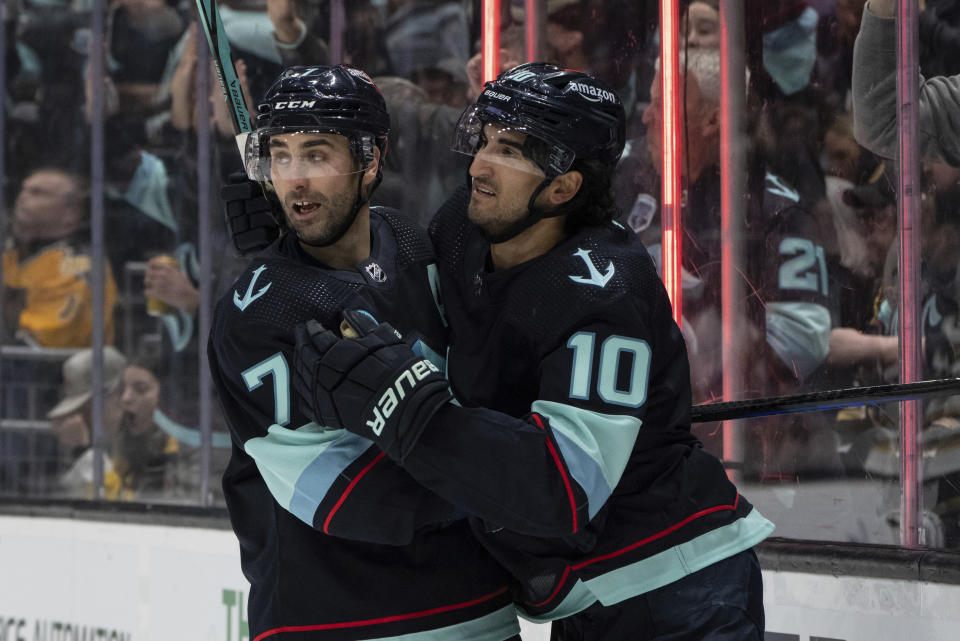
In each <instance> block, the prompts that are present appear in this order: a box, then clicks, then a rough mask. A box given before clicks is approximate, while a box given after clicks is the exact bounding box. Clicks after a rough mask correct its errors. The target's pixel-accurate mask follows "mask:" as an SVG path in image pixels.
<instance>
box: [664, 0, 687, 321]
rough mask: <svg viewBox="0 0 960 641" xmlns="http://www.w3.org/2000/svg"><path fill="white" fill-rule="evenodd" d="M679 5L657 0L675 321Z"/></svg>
mask: <svg viewBox="0 0 960 641" xmlns="http://www.w3.org/2000/svg"><path fill="white" fill-rule="evenodd" d="M679 15H680V14H679V7H678V2H677V0H661V1H660V78H661V82H662V83H663V84H662V87H661V92H660V94H661V96H662V99H663V105H662V108H663V109H662V113H663V133H662V136H663V139H662V141H661V143H662V144H661V149H662V150H663V151H662V153H663V164H662V165H661V167H662V168H663V169H662V171H661V172H660V173H661V174H662V176H661V181H662V185H661V187H662V190H661V191H662V196H661V200H662V206H661V211H662V213H661V216H660V221H661V225H662V236H663V237H662V244H663V284H664V286H665V287H666V289H667V294H668V295H669V296H670V303H671V307H672V309H673V319H674V320H675V321H676V322H677V325H680V323H681V317H682V315H683V298H682V288H681V285H682V282H681V278H680V259H681V256H680V158H681V151H680V97H681V96H680V87H679V69H678V60H679V56H678V53H677V52H678V37H677V36H678V33H679Z"/></svg>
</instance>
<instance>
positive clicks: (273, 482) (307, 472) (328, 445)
mask: <svg viewBox="0 0 960 641" xmlns="http://www.w3.org/2000/svg"><path fill="white" fill-rule="evenodd" d="M371 445H372V443H371V442H370V441H368V440H367V439H365V438H362V437H360V436H356V435H354V434H351V433H349V432H347V431H345V430H331V429H327V428H325V427H322V426H320V425H317V424H316V423H307V424H306V425H303V426H302V427H300V428H298V429H295V430H291V429H287V428H285V427H281V426H279V425H271V426H270V428H269V429H268V430H267V435H266V436H264V437H258V438H252V439H250V440H249V441H247V442H246V443H244V450H245V451H246V452H247V454H249V455H250V457H251V458H253V460H254V461H255V462H256V464H257V469H259V470H260V474H261V476H263V480H264V481H265V482H266V484H267V488H268V489H269V490H270V493H271V494H272V495H273V497H274V498H275V499H276V500H277V503H279V504H280V505H282V506H283V507H284V508H285V509H287V510H289V511H290V512H291V513H292V514H293V515H294V516H296V517H297V518H298V519H300V520H301V521H303V522H304V523H306V524H308V525H310V526H311V527H313V517H314V514H315V513H316V511H317V506H318V505H320V502H321V501H322V500H323V499H324V497H325V496H326V494H327V492H328V491H329V490H330V487H331V486H332V485H333V483H334V481H336V479H337V477H338V476H340V473H341V472H343V470H345V469H346V468H347V466H349V465H350V464H351V463H353V462H354V461H355V460H357V458H358V457H359V456H360V455H361V454H363V453H364V452H365V451H366V450H367V449H369V448H370V447H371Z"/></svg>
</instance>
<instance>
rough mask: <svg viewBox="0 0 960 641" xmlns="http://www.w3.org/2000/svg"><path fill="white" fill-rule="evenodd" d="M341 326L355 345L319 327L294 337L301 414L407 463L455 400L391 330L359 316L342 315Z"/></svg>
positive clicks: (313, 324)
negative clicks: (440, 412)
mask: <svg viewBox="0 0 960 641" xmlns="http://www.w3.org/2000/svg"><path fill="white" fill-rule="evenodd" d="M344 320H345V321H346V323H347V325H348V326H349V327H350V328H351V329H352V331H353V332H355V333H356V335H357V338H356V339H347V338H340V337H338V336H337V335H336V334H334V333H333V332H332V331H330V330H328V329H325V328H324V327H323V326H322V325H321V324H320V323H318V322H317V321H315V320H311V321H307V323H306V324H305V325H298V326H297V327H296V329H295V333H296V340H297V348H296V358H295V361H294V370H295V371H294V387H295V388H296V390H297V392H298V393H299V394H300V396H301V398H302V400H303V402H304V412H305V413H306V414H307V415H308V416H310V418H312V419H313V420H315V421H316V422H317V423H320V424H321V425H325V426H327V427H335V428H344V429H346V430H348V431H350V432H353V433H354V434H357V435H359V436H363V437H364V438H368V439H371V440H373V441H374V442H376V443H377V445H378V446H379V447H380V449H381V450H383V451H384V452H386V454H387V456H389V457H390V458H391V459H393V460H394V461H397V462H400V463H402V462H403V461H404V459H405V458H406V457H407V455H408V454H409V453H410V450H411V449H413V446H414V445H415V444H416V442H417V439H419V438H420V434H421V433H422V432H423V430H424V428H425V427H426V426H427V422H428V421H429V420H430V418H431V417H432V416H433V415H434V414H435V413H436V412H437V410H439V409H440V408H441V407H442V406H443V405H445V404H446V403H447V402H448V401H450V400H451V399H452V398H453V396H452V395H451V394H450V389H449V387H448V386H447V380H446V378H445V377H444V376H443V374H442V373H441V372H440V371H439V370H438V369H437V367H436V366H435V365H434V364H433V363H431V362H430V361H428V360H427V359H425V358H423V357H421V356H418V355H417V354H415V353H414V351H413V350H412V349H411V348H410V346H409V345H407V344H406V343H404V342H403V338H402V337H401V336H400V333H399V332H397V331H396V330H395V329H393V327H391V326H390V325H389V324H387V323H383V324H381V325H377V324H376V321H374V320H373V318H372V317H370V316H369V315H368V314H366V313H364V312H357V311H348V312H345V313H344ZM350 333H351V332H350V331H348V330H346V328H345V329H344V334H350Z"/></svg>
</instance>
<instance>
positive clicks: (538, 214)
mask: <svg viewBox="0 0 960 641" xmlns="http://www.w3.org/2000/svg"><path fill="white" fill-rule="evenodd" d="M468 178H469V174H468ZM551 182H553V178H551V177H547V178H544V179H543V180H541V181H540V184H539V185H537V187H536V189H534V190H533V193H532V194H530V200H528V201H527V215H526V216H524V217H523V218H521V219H520V220H517V221H514V222H513V223H512V224H510V225H508V226H507V228H506V229H503V230H501V231H500V232H498V233H490V232H488V231H487V230H485V229H482V228H481V229H480V233H481V234H483V236H484V238H486V239H487V241H488V242H490V244H491V245H496V244H499V243H505V242H507V241H508V240H511V239H513V238H516V237H517V236H519V235H520V234H521V233H523V232H524V231H526V230H527V229H529V228H530V227H532V226H533V225H536V224H537V223H538V222H540V221H541V220H543V219H544V218H554V217H555V216H562V215H563V214H564V213H565V212H564V211H563V209H562V208H558V209H556V210H554V211H552V212H549V211H544V210H543V209H540V208H538V207H536V205H535V204H534V203H535V201H536V200H537V197H538V196H539V195H540V193H541V192H542V191H543V190H544V189H546V188H547V186H548V185H550V183H551Z"/></svg>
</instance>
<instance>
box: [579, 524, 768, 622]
mask: <svg viewBox="0 0 960 641" xmlns="http://www.w3.org/2000/svg"><path fill="white" fill-rule="evenodd" d="M772 532H773V523H771V522H770V521H768V520H767V519H766V518H764V517H763V516H762V515H761V514H760V513H759V512H758V511H757V510H756V508H754V509H752V510H750V513H749V514H747V515H746V516H745V517H744V518H742V519H737V520H736V521H734V522H733V523H730V524H728V525H724V526H723V527H719V528H717V529H715V530H711V531H710V532H707V533H706V534H701V535H700V536H698V537H696V538H695V539H692V540H690V541H687V542H686V543H681V544H680V545H677V546H674V547H672V548H669V549H667V550H664V551H663V552H660V553H659V554H654V555H653V556H651V557H649V558H646V559H643V560H642V561H637V562H636V563H633V564H631V565H625V566H623V567H621V568H618V569H616V570H614V571H612V572H607V573H605V574H602V575H601V576H598V577H597V578H595V579H590V580H589V581H587V582H586V586H587V588H588V589H589V590H590V592H592V593H593V594H595V595H596V597H597V599H598V600H599V601H600V602H601V603H603V604H604V605H613V604H614V603H619V602H620V601H623V600H625V599H630V598H632V597H635V596H638V595H640V594H644V593H646V592H649V591H651V590H656V589H657V588H660V587H663V586H664V585H667V584H668V583H673V582H674V581H677V580H679V579H682V578H683V577H685V576H686V575H688V574H692V573H694V572H696V571H698V570H702V569H703V568H705V567H707V566H709V565H713V564H714V563H716V562H717V561H722V560H723V559H726V558H728V557H731V556H733V555H734V554H737V553H738V552H742V551H744V550H747V549H749V548H752V547H753V546H754V545H756V544H757V543H759V542H760V541H762V540H764V539H765V538H767V537H768V536H770V534H771V533H772Z"/></svg>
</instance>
